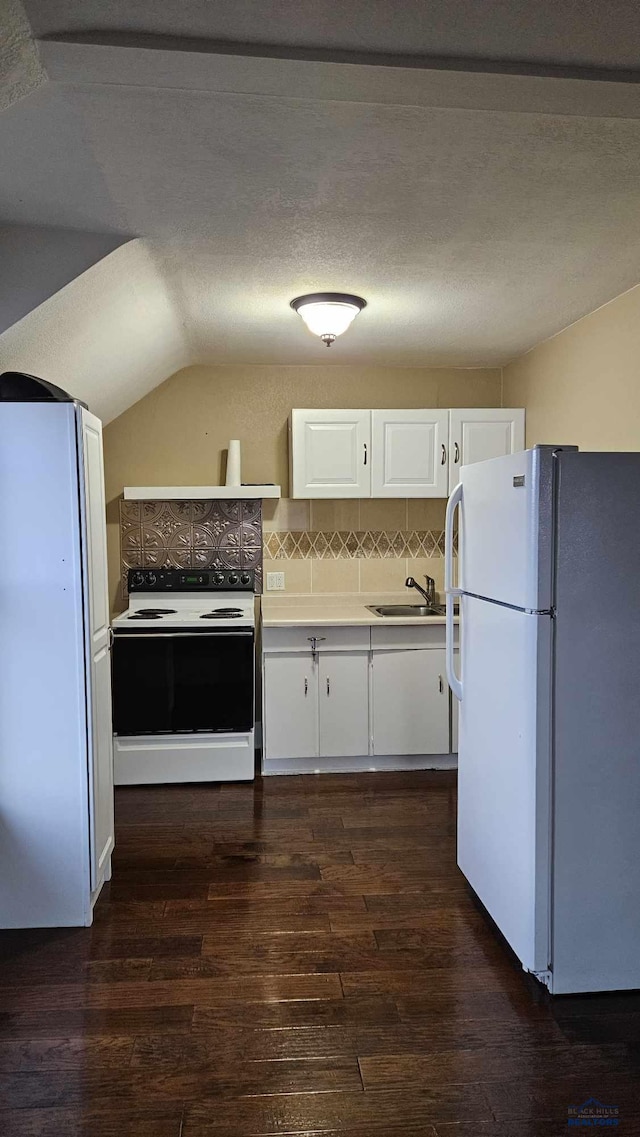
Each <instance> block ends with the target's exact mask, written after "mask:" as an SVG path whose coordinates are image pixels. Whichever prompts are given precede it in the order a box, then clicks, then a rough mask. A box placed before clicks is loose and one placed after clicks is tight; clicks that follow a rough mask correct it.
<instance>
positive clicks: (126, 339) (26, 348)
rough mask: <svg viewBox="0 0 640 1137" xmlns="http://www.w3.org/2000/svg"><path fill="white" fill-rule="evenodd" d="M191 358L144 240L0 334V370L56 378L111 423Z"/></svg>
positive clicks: (125, 247)
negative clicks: (25, 372)
mask: <svg viewBox="0 0 640 1137" xmlns="http://www.w3.org/2000/svg"><path fill="white" fill-rule="evenodd" d="M191 362H193V359H192V356H191V354H190V351H189V348H188V345H187V342H186V339H185V336H184V332H183V329H182V326H181V324H180V321H179V319H178V318H177V316H176V312H175V308H174V305H173V304H172V302H171V299H170V297H169V295H168V293H167V289H166V286H165V283H164V280H163V279H162V277H161V275H160V274H159V272H158V270H157V267H156V265H155V264H154V261H153V258H152V256H151V254H150V253H149V250H148V249H147V247H146V245H145V243H144V241H141V240H137V241H130V242H128V243H127V244H125V245H122V246H121V247H120V248H118V249H116V250H115V251H114V252H113V253H110V254H109V255H108V256H106V257H104V259H103V260H101V261H99V262H98V263H97V264H96V265H93V266H92V267H91V268H89V269H87V271H86V272H84V273H82V275H80V276H78V277H77V278H76V280H73V281H72V282H71V283H70V284H67V285H66V286H65V287H64V288H62V289H61V290H60V291H59V292H57V293H56V294H55V295H54V296H52V297H51V298H50V299H49V300H46V301H45V302H44V303H43V304H41V305H39V307H37V308H36V309H34V311H33V312H30V313H29V315H27V316H25V317H24V319H22V320H19V321H18V323H16V324H14V325H13V327H11V328H9V329H8V330H7V331H6V332H4V334H3V335H1V336H0V372H2V371H27V372H28V373H30V374H34V375H40V376H42V377H43V378H45V379H49V380H51V382H53V383H57V384H58V385H59V386H60V387H62V388H63V389H64V390H65V391H69V393H70V394H72V395H74V396H75V397H76V398H78V399H82V401H83V402H85V403H87V404H88V406H89V408H90V409H91V410H92V411H94V413H95V414H97V415H98V416H99V417H100V418H101V419H102V420H103V421H104V422H110V421H111V419H114V418H116V417H117V416H118V415H120V414H122V412H123V411H125V410H127V408H128V407H130V406H131V405H132V404H133V403H137V401H138V399H142V398H144V396H145V395H146V394H148V392H149V391H151V390H153V388H154V387H156V386H157V385H158V384H159V383H162V382H163V381H164V380H165V379H167V378H168V377H169V376H170V375H173V373H174V372H175V371H178V370H180V368H181V367H185V366H186V365H187V364H189V363H191Z"/></svg>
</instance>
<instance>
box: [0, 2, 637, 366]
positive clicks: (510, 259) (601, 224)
mask: <svg viewBox="0 0 640 1137" xmlns="http://www.w3.org/2000/svg"><path fill="white" fill-rule="evenodd" d="M27 8H28V12H29V15H30V18H31V20H32V22H33V24H34V27H35V29H36V31H37V32H39V33H60V34H62V33H70V32H75V33H78V32H91V33H94V32H95V30H96V29H98V30H99V31H102V32H105V31H111V32H114V31H119V32H123V33H125V32H126V33H129V32H132V31H135V32H140V31H146V32H148V33H154V34H172V35H178V34H179V33H180V34H181V35H183V36H201V37H202V36H205V35H206V36H207V37H208V38H209V39H211V40H217V41H220V40H226V41H227V42H229V43H233V44H239V43H241V42H243V41H246V40H250V41H251V42H252V43H256V44H258V43H261V42H262V43H266V42H269V43H273V42H275V41H278V42H279V43H280V44H281V45H287V44H289V45H294V46H295V47H297V48H301V47H308V48H311V47H314V45H315V46H317V45H318V44H321V45H324V46H325V47H328V48H330V49H331V50H332V51H334V50H335V51H336V52H337V51H340V50H345V51H347V50H348V51H356V50H357V51H358V52H362V53H366V52H381V51H383V50H384V51H387V52H389V51H392V52H396V53H403V52H412V53H413V54H414V55H415V54H416V53H422V54H425V55H430V56H433V55H441V56H442V55H447V54H456V56H457V57H458V58H460V57H462V56H464V55H466V56H470V55H471V54H475V55H482V56H483V58H485V59H497V58H503V59H510V60H522V59H526V60H528V61H529V62H534V63H535V62H536V61H537V62H538V63H539V62H551V63H554V64H556V65H561V64H564V65H571V66H573V65H576V66H577V65H580V66H591V67H595V66H598V67H603V66H606V67H613V66H618V67H625V68H635V67H639V66H640V50H639V43H640V36H639V35H638V31H639V29H638V13H639V10H640V6H638V5H637V4H635V3H634V4H633V5H631V4H617V5H615V4H614V5H608V6H607V7H606V13H605V10H604V8H603V6H602V5H600V4H596V3H593V4H588V3H585V2H584V0H581V2H580V3H577V2H576V3H573V4H566V3H565V4H561V5H559V4H557V3H556V4H554V5H552V4H547V3H540V4H536V5H535V13H536V17H535V21H533V22H532V21H531V15H530V13H531V5H530V3H529V4H527V5H526V6H525V5H524V3H522V4H521V3H520V2H519V0H518V2H517V3H516V2H510V3H507V0H502V2H501V3H493V4H491V5H487V4H483V5H478V4H476V3H471V0H469V2H468V3H466V4H462V3H461V2H460V0H458V2H457V3H456V2H452V0H447V3H446V5H445V4H444V3H442V4H439V3H430V4H424V3H420V4H418V3H394V4H393V13H394V19H393V21H390V20H389V18H388V17H389V11H390V8H391V5H390V3H389V0H384V3H374V2H367V3H366V4H365V3H360V2H355V3H352V4H350V5H342V4H337V3H331V4H328V3H323V2H318V3H315V4H313V5H312V4H302V5H301V4H293V3H289V2H288V0H287V2H286V3H285V2H281V3H275V2H272V0H268V2H267V0H260V3H248V2H245V3H242V2H238V0H237V2H236V3H234V4H214V3H212V2H211V0H209V2H207V3H205V2H200V3H197V2H194V3H191V4H189V5H188V7H187V6H186V5H185V4H183V3H181V4H178V3H177V2H175V3H167V2H165V3H163V4H162V5H158V4H155V3H154V4H152V3H151V2H150V0H149V2H148V3H146V2H143V0H135V2H134V3H131V2H127V3H126V4H125V3H124V2H122V3H119V2H111V3H110V4H108V5H105V4H102V3H98V2H97V0H96V2H95V3H94V2H91V0H90V2H88V3H83V4H82V5H78V4H75V3H71V2H68V3H66V2H63V0H47V2H46V3H44V0H42V2H41V0H28V3H27ZM480 11H481V12H482V13H483V17H484V19H483V20H479V12H480ZM525 11H526V12H527V13H529V15H528V17H527V18H528V19H529V22H530V25H531V26H527V21H526V19H525V18H524V16H523V13H524V12H525ZM489 12H490V13H492V14H493V19H492V20H491V19H488V18H487V17H488V13H489ZM616 13H617V14H618V17H619V18H618V19H616V18H614V17H615V15H616ZM385 14H386V23H385ZM330 16H331V18H329V17H330ZM365 16H366V19H365ZM605 16H606V18H605ZM387 25H389V26H387ZM89 38H91V37H89ZM93 38H94V39H95V38H96V37H95V35H94V36H93ZM176 46H177V45H174V49H173V50H171V51H168V50H166V51H165V50H162V51H161V50H149V49H148V50H144V49H140V48H136V47H125V46H122V43H120V45H119V46H116V47H113V48H107V47H94V46H91V45H88V44H80V45H78V44H75V45H74V46H73V47H71V48H70V47H69V46H68V45H66V44H55V43H54V44H51V43H49V44H45V45H43V51H42V58H43V60H44V62H45V65H46V66H47V68H48V70H49V74H50V75H51V76H52V77H53V78H54V80H55V81H54V82H51V83H50V84H49V85H47V86H46V87H44V88H40V89H39V90H38V91H36V92H35V93H34V94H32V95H30V96H29V97H28V98H26V99H23V100H22V101H21V102H19V103H16V104H15V105H13V106H12V107H11V108H10V109H9V110H7V111H6V112H5V113H4V114H3V115H2V116H0V147H2V152H3V153H5V154H7V153H10V154H11V159H12V160H11V162H9V163H7V162H5V163H3V164H2V168H1V169H0V221H4V222H10V223H13V224H24V225H33V224H40V225H49V226H60V227H66V228H77V229H84V230H93V231H97V232H108V233H121V234H128V235H132V236H142V237H144V238H146V240H147V245H148V248H149V249H150V251H151V255H152V256H153V259H154V264H155V265H156V266H157V268H158V269H159V271H160V272H161V274H162V275H163V277H164V280H165V281H166V283H167V287H168V289H169V292H170V295H171V296H172V298H173V303H174V306H175V310H176V312H177V313H178V317H179V318H180V319H181V320H182V321H183V323H184V324H185V326H186V327H187V329H188V333H189V336H190V340H191V354H192V357H193V358H194V359H198V360H200V361H202V362H207V361H211V362H225V361H229V362H265V363H276V362H277V363H312V362H316V361H318V360H323V361H324V359H325V357H327V351H326V348H324V346H323V345H322V344H321V343H320V342H319V341H318V340H316V339H315V338H313V337H312V336H311V335H310V334H309V333H308V332H307V331H306V329H305V328H304V325H303V324H302V321H301V320H300V319H299V317H297V316H296V315H295V314H294V313H293V312H291V310H290V309H289V307H288V302H289V300H290V299H291V298H292V297H293V296H295V295H297V294H298V293H300V292H303V291H308V290H314V289H334V288H335V289H339V290H349V291H355V292H358V293H361V294H362V295H363V296H365V297H366V298H367V300H368V301H369V305H368V307H367V309H366V310H365V312H364V313H363V314H362V315H361V316H359V317H358V319H357V320H356V322H355V324H354V325H353V327H352V328H351V329H350V330H349V332H348V333H347V334H346V335H345V336H344V338H342V339H340V340H339V341H338V342H337V343H336V345H335V346H334V348H332V349H331V356H330V357H328V358H330V359H331V360H332V361H335V362H336V363H345V362H354V363H355V362H357V363H380V364H401V365H402V364H404V365H424V364H431V365H434V364H446V365H462V366H482V365H491V364H500V363H503V362H505V361H506V360H508V359H510V358H512V357H513V356H514V355H517V354H519V353H521V352H523V351H525V350H526V349H528V348H529V347H530V346H532V344H534V343H536V342H538V341H539V340H541V339H543V338H545V337H547V336H549V335H551V334H553V333H554V332H555V331H557V330H559V329H560V328H562V327H563V326H565V325H566V324H568V323H570V322H571V321H573V320H575V319H576V318H578V317H579V316H581V315H583V314H584V313H585V312H587V311H590V310H592V309H593V308H595V307H597V306H598V305H599V304H601V303H604V302H605V301H607V300H608V299H610V298H611V297H613V296H614V295H616V294H617V293H619V292H621V291H623V290H624V289H626V288H628V287H630V286H631V285H633V284H636V283H637V281H638V280H639V279H640V228H639V227H638V224H637V218H638V209H639V206H640V86H638V85H636V84H633V83H625V84H622V83H606V82H587V81H586V80H575V79H574V80H564V79H559V78H535V79H529V78H525V77H522V76H512V77H511V79H509V81H508V82H507V83H506V84H505V83H504V82H503V81H502V80H503V77H501V76H499V75H496V74H494V75H490V74H469V73H463V72H458V73H454V74H453V75H451V74H449V75H448V76H447V75H445V74H444V72H440V79H439V80H438V82H437V83H435V84H434V81H433V75H434V73H433V72H431V73H430V72H428V71H425V70H420V69H416V68H406V69H405V68H401V67H382V66H380V67H369V66H364V65H362V66H361V65H355V64H348V63H327V62H321V63H313V62H308V61H307V62H305V61H301V60H300V59H296V60H293V59H286V58H283V59H281V60H273V59H271V60H269V59H264V58H262V59H261V58H254V59H251V58H244V59H241V58H240V57H237V58H236V60H235V62H234V61H233V60H232V64H233V66H231V67H230V64H229V59H230V57H229V56H228V55H227V56H226V57H225V56H221V55H220V54H219V53H216V52H211V51H209V49H207V51H199V52H193V51H190V52H187V51H181V50H177V49H176ZM183 46H184V45H183ZM192 46H193V45H192ZM283 53H284V54H286V52H285V51H284V48H283ZM266 65H268V66H266ZM234 68H235V70H234Z"/></svg>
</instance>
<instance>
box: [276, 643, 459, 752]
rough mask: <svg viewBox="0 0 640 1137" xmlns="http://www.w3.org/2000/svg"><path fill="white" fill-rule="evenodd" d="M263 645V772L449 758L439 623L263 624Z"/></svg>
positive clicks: (447, 696)
mask: <svg viewBox="0 0 640 1137" xmlns="http://www.w3.org/2000/svg"><path fill="white" fill-rule="evenodd" d="M312 644H315V651H314V650H312ZM263 650H264V665H263V672H264V681H263V696H264V704H263V720H262V721H263V743H264V745H263V752H264V762H263V773H264V774H270V773H275V774H284V773H304V772H311V771H317V772H319V771H321V770H323V769H326V770H340V769H349V770H367V769H372V768H375V769H381V770H393V769H425V768H428V767H430V766H435V767H439V766H442V765H445V766H446V765H447V764H448V762H449V754H450V752H451V744H450V743H451V733H450V732H451V720H450V694H449V688H448V685H447V681H446V677H445V629H444V624H435V623H430V624H427V623H423V624H411V625H389V624H387V625H386V626H385V625H384V624H383V623H381V624H376V625H374V626H373V627H369V626H366V627H364V626H363V627H355V626H354V627H348V626H331V627H324V626H323V627H315V628H313V627H302V626H290V627H287V626H283V627H280V628H265V629H264V631H263ZM372 755H374V756H375V758H373V759H372V757H371V756H372ZM434 756H435V757H434Z"/></svg>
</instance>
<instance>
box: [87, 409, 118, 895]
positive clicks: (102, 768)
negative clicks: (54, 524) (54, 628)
mask: <svg viewBox="0 0 640 1137" xmlns="http://www.w3.org/2000/svg"><path fill="white" fill-rule="evenodd" d="M81 423H82V438H81V442H82V473H83V477H84V490H85V493H84V498H83V502H82V512H83V517H82V522H83V527H84V537H85V540H84V572H85V573H86V578H87V593H88V595H87V601H88V603H87V628H86V636H87V670H88V676H87V678H88V683H87V689H88V695H89V712H90V713H89V722H88V727H89V807H90V808H89V830H90V841H91V844H90V866H91V887H92V889H95V888H96V887H97V885H98V883H99V880H100V879H101V877H102V876H104V874H105V871H106V872H107V873H108V871H109V864H108V862H109V858H110V856H111V853H112V851H113V846H114V832H115V829H114V815H113V745H112V729H113V728H112V722H111V659H110V652H109V636H110V631H109V597H108V584H107V534H106V505H105V489H104V466H103V456H102V424H101V422H100V421H99V419H97V418H95V417H94V416H93V415H91V414H89V412H88V411H83V412H82V419H81Z"/></svg>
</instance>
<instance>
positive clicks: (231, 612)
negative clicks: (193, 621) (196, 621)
mask: <svg viewBox="0 0 640 1137" xmlns="http://www.w3.org/2000/svg"><path fill="white" fill-rule="evenodd" d="M241 615H242V610H241V609H240V608H216V609H215V610H214V611H213V612H203V613H202V615H201V617H200V619H201V620H237V619H238V616H241Z"/></svg>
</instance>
